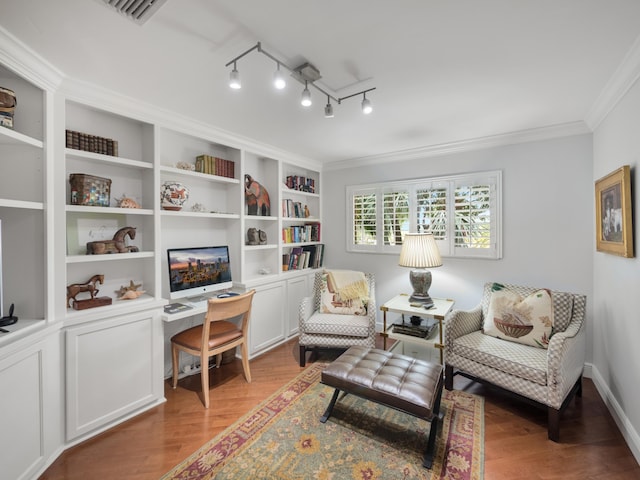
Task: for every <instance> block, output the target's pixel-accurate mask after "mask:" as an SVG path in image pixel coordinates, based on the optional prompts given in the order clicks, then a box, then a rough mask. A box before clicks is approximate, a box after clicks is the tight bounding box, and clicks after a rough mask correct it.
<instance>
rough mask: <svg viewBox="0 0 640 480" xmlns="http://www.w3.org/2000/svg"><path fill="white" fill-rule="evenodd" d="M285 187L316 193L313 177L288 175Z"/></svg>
mask: <svg viewBox="0 0 640 480" xmlns="http://www.w3.org/2000/svg"><path fill="white" fill-rule="evenodd" d="M285 183H286V185H287V188H290V189H291V190H299V191H301V192H307V193H316V181H315V180H314V179H313V178H307V177H301V176H299V175H289V176H288V177H287V179H286V182H285Z"/></svg>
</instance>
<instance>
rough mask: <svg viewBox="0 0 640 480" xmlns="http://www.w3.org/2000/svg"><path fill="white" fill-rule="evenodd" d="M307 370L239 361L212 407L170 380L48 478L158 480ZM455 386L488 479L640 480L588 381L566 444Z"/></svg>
mask: <svg viewBox="0 0 640 480" xmlns="http://www.w3.org/2000/svg"><path fill="white" fill-rule="evenodd" d="M330 358H331V357H330V356H329V357H326V359H330ZM300 370H301V369H300V367H299V366H298V344H297V340H292V341H290V342H288V343H286V344H284V345H282V346H280V347H278V348H276V349H274V350H272V351H270V352H268V353H266V354H264V355H262V356H260V357H258V358H256V359H254V360H253V361H252V362H251V374H252V377H253V382H252V383H251V384H247V383H246V382H245V380H244V377H243V376H242V366H241V364H240V362H239V360H235V361H234V362H233V363H230V364H227V365H223V366H222V367H221V368H220V369H213V370H211V382H210V384H211V391H210V395H211V408H210V409H209V410H205V409H204V407H203V406H202V403H201V401H200V397H199V391H200V376H199V375H194V376H192V377H189V378H186V379H183V380H181V381H180V382H179V384H178V388H177V390H173V389H171V387H170V385H169V383H168V382H165V396H166V399H167V401H166V403H164V404H163V405H160V406H158V407H155V408H153V409H152V410H150V411H148V412H145V413H143V414H141V415H139V416H137V417H135V418H133V419H132V420H129V421H128V422H125V423H123V424H121V425H119V426H117V427H115V428H113V429H111V430H109V431H108V432H105V433H103V434H101V435H99V436H97V437H94V438H93V439H91V440H88V441H86V442H84V443H82V444H80V445H77V446H75V447H73V448H71V449H69V450H67V451H66V452H64V453H63V454H62V455H61V456H60V457H59V458H58V459H57V460H56V461H55V462H54V464H53V465H51V466H50V467H49V469H48V470H47V471H46V472H45V473H44V474H43V475H42V476H41V477H40V478H41V479H42V480H53V479H65V480H75V479H78V480H80V479H82V480H87V479H94V478H96V479H97V478H99V479H101V480H107V479H119V480H120V479H158V478H160V477H161V476H162V475H163V474H164V473H166V472H167V471H169V470H170V469H171V468H172V467H174V466H175V465H177V464H178V463H180V461H182V460H183V459H185V458H186V457H187V456H189V455H190V454H191V453H193V452H194V451H195V450H197V449H198V448H199V447H201V446H202V445H203V444H204V443H205V442H207V441H208V440H209V439H211V438H212V437H214V436H215V435H216V434H218V433H219V432H221V431H222V430H224V429H225V428H226V427H227V426H228V425H230V424H232V423H233V422H234V421H235V420H237V419H238V418H239V417H240V416H241V415H242V414H244V413H246V412H247V411H248V410H250V409H251V408H252V407H255V406H256V405H258V404H259V403H260V402H261V401H262V400H263V399H265V398H266V397H267V396H269V395H270V394H272V393H273V392H275V391H276V390H277V389H278V388H279V387H281V386H282V385H283V384H285V383H286V382H288V381H289V380H291V379H293V378H294V377H295V376H296V375H297V374H298V373H299V372H300ZM454 387H455V388H456V389H463V390H466V391H469V392H472V393H476V394H478V395H482V396H484V397H485V479H486V480H514V479H527V480H542V479H544V480H550V479H558V480H560V479H562V480H573V479H575V480H596V479H597V480H623V479H624V480H628V479H640V466H638V463H637V462H636V461H635V459H634V457H633V455H632V454H631V451H630V450H629V448H628V447H627V445H626V443H625V442H624V439H623V438H622V435H621V434H620V433H619V431H618V429H617V427H616V425H615V423H614V421H613V419H612V418H611V416H610V414H609V412H608V411H607V409H606V407H605V406H604V404H603V402H602V400H601V399H600V397H599V395H598V394H597V391H596V389H595V387H594V385H593V382H592V381H591V380H589V379H586V380H585V382H584V387H583V396H582V398H579V399H577V400H576V401H574V402H572V404H571V406H570V407H569V408H568V409H567V410H566V411H565V413H564V415H563V416H562V419H561V423H560V437H561V438H560V439H561V442H560V443H554V442H551V441H548V440H547V429H546V411H543V410H538V409H535V408H533V407H530V406H528V405H524V404H520V403H516V402H515V401H512V400H509V399H508V398H506V397H505V396H504V395H501V394H498V393H496V392H494V391H493V390H490V389H488V388H486V387H483V386H482V385H478V384H475V383H472V382H470V381H469V380H467V379H464V378H461V377H456V378H455V382H454Z"/></svg>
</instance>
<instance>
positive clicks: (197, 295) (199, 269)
mask: <svg viewBox="0 0 640 480" xmlns="http://www.w3.org/2000/svg"><path fill="white" fill-rule="evenodd" d="M167 263H168V267H169V292H170V297H171V299H172V300H175V299H178V298H185V297H186V298H187V299H188V300H190V301H194V302H195V301H201V300H204V299H205V298H206V297H207V296H208V295H207V294H209V293H211V292H215V291H219V290H224V289H228V288H231V287H232V286H233V282H232V281H231V263H230V260H229V247H228V246H226V245H224V246H217V247H189V248H170V249H168V250H167Z"/></svg>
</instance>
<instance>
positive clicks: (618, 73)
mask: <svg viewBox="0 0 640 480" xmlns="http://www.w3.org/2000/svg"><path fill="white" fill-rule="evenodd" d="M639 77H640V36H639V37H638V38H636V41H635V42H634V43H633V45H632V46H631V48H630V49H629V51H628V52H627V54H626V55H625V57H624V59H623V60H622V62H621V63H620V65H619V66H618V68H617V69H616V70H615V72H613V75H612V76H611V78H610V79H609V81H608V82H607V84H606V85H605V86H604V88H603V89H602V92H600V95H599V96H598V98H597V99H596V101H595V102H594V103H593V105H592V106H591V109H590V110H589V112H588V113H587V116H586V118H585V122H586V123H587V125H589V128H591V130H592V131H593V130H595V129H596V128H598V126H599V125H600V123H601V122H602V121H603V120H604V119H605V118H607V116H608V115H609V113H611V111H612V110H613V108H614V107H615V106H616V105H617V104H618V102H620V100H621V99H622V98H623V97H624V96H625V95H626V94H627V92H628V91H629V89H631V87H633V85H634V84H635V83H636V82H637V81H638V78H639Z"/></svg>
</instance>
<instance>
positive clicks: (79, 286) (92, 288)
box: [67, 275, 111, 310]
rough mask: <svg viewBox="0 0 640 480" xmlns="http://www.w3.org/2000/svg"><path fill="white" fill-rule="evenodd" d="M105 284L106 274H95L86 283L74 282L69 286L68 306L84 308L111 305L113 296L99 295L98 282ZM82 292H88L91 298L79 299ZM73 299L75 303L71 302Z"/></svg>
mask: <svg viewBox="0 0 640 480" xmlns="http://www.w3.org/2000/svg"><path fill="white" fill-rule="evenodd" d="M98 283H99V284H101V285H102V284H104V275H94V276H93V277H91V278H90V279H89V280H87V281H86V282H85V283H72V284H71V285H68V286H67V308H71V307H73V308H74V309H75V310H84V309H86V308H94V307H101V306H104V305H111V297H97V296H96V295H98V292H99V291H100V290H98V288H97V284H98ZM80 293H88V294H89V298H87V299H83V300H78V299H76V297H77V296H78V294H80ZM71 300H73V304H71V303H70V302H71Z"/></svg>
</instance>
